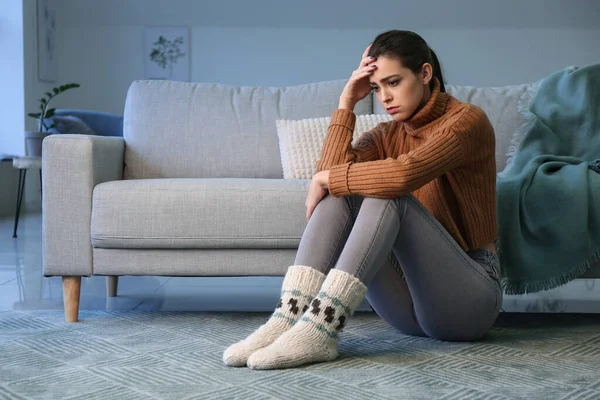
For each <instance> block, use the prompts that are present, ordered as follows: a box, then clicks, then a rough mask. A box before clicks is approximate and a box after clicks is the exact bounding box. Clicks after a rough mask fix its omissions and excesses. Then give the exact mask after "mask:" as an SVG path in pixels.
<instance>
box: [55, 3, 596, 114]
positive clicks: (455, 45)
mask: <svg viewBox="0 0 600 400" xmlns="http://www.w3.org/2000/svg"><path fill="white" fill-rule="evenodd" d="M279 3H282V2H269V1H268V0H256V1H254V2H252V7H250V6H248V2H242V1H231V0H230V1H220V2H212V1H193V0H176V1H169V2H167V1H161V0H144V1H141V0H128V1H125V2H122V1H116V0H106V1H104V2H93V1H90V0H62V2H61V4H62V9H61V11H60V12H59V25H60V27H61V30H60V31H59V59H60V60H61V62H60V68H59V75H60V81H61V83H65V82H71V81H75V82H78V83H81V84H82V87H81V88H79V89H77V90H75V91H72V92H69V93H65V95H64V96H61V97H60V98H58V99H57V103H56V104H57V105H58V106H64V107H77V108H91V109H97V110H101V111H107V112H113V113H117V114H122V113H123V108H124V102H125V96H126V92H127V89H128V87H129V85H130V84H131V82H132V81H133V80H136V79H143V70H144V68H143V54H142V50H141V47H142V32H143V28H144V26H145V25H180V24H181V25H188V26H190V27H191V46H192V48H191V66H192V74H191V80H192V81H203V82H219V83H228V84H236V85H272V86H277V85H293V84H299V83H305V82H311V81H319V80H329V79H339V78H346V77H347V76H349V74H350V73H351V71H352V69H353V68H354V67H355V66H356V64H357V62H358V59H359V57H360V54H361V53H362V51H363V50H364V47H366V46H367V45H368V43H369V42H370V41H372V40H373V38H374V37H375V36H376V35H377V34H378V33H380V32H382V31H384V30H387V29H391V28H402V29H406V28H410V29H413V30H415V31H417V32H418V33H419V34H421V35H422V36H423V37H424V38H425V39H426V40H427V41H428V42H429V43H430V45H431V46H432V47H433V48H434V49H435V50H436V52H437V53H438V56H439V57H440V59H441V62H442V67H443V69H444V72H445V78H446V80H447V82H448V83H453V84H460V85H476V86H501V85H510V84H519V83H525V82H531V81H534V80H537V79H539V78H541V77H543V76H545V75H547V74H549V73H551V72H553V71H556V70H558V69H561V68H564V67H567V66H570V65H588V64H591V63H595V62H599V61H600V46H597V43H598V42H600V24H599V23H598V22H597V21H596V20H595V19H594V18H595V17H592V16H590V14H592V13H594V14H595V15H598V13H597V12H596V11H599V12H600V6H599V5H600V2H593V1H583V0H578V1H575V2H572V3H569V4H567V2H564V1H556V0H544V2H541V0H529V1H528V2H516V0H506V1H503V2H498V1H489V0H488V1H483V2H482V1H473V0H459V1H457V2H452V7H450V6H448V2H445V1H442V0H432V1H429V2H426V1H419V2H416V1H413V2H407V1H404V2H398V1H392V0H384V1H380V2H378V3H377V4H378V5H379V6H378V7H370V10H367V11H365V10H364V4H366V3H364V2H358V1H357V0H349V1H347V2H345V3H340V2H335V1H333V2H321V3H319V2H317V1H316V0H306V1H305V2H302V6H299V5H298V4H294V5H291V3H289V2H286V3H285V7H284V6H281V5H280V4H279ZM167 4H168V8H167ZM332 4H337V8H335V7H332V6H331V5H332ZM342 4H346V6H342ZM358 5H360V7H361V8H358ZM161 6H162V7H161ZM353 7H354V8H353ZM511 7H513V8H511ZM514 7H517V8H516V10H519V12H515V11H514V10H515V8H514ZM306 10H310V12H308V11H306ZM390 10H391V12H390ZM409 11H410V12H409ZM452 12H454V15H452V14H451V13H452ZM294 13H295V14H296V15H294ZM336 16H337V17H336ZM431 21H433V23H432V22H431ZM351 23H352V24H353V25H354V26H356V28H351V27H349V26H352V25H351ZM433 25H435V26H437V27H436V28H431V27H432V26H433ZM286 26H290V27H286ZM483 26H486V27H483Z"/></svg>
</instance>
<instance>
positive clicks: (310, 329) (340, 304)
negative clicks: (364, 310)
mask: <svg viewBox="0 0 600 400" xmlns="http://www.w3.org/2000/svg"><path fill="white" fill-rule="evenodd" d="M366 293H367V287H366V286H365V285H364V284H363V283H362V282H361V281H360V280H359V279H358V278H356V277H354V276H352V275H350V274H348V273H347V272H343V271H340V270H337V269H334V270H332V271H331V272H329V275H327V279H325V282H324V283H323V286H322V288H321V290H320V291H319V293H318V294H317V295H316V297H315V298H314V299H313V300H312V302H311V304H310V308H309V309H308V310H307V311H306V312H305V313H304V315H303V316H302V318H300V320H299V321H298V322H297V323H296V324H295V325H294V326H292V327H291V328H290V329H288V330H287V331H285V332H284V333H283V334H282V335H281V336H279V337H278V338H277V339H276V340H275V341H274V342H273V344H271V345H269V346H267V347H265V348H263V349H260V350H257V351H256V352H254V353H252V355H251V356H250V357H249V358H248V367H250V368H252V369H278V368H290V367H297V366H300V365H303V364H308V363H315V362H322V361H330V360H334V359H335V358H337V356H338V349H337V348H338V343H339V333H340V332H342V330H343V329H344V327H345V326H346V323H347V321H348V318H349V316H350V315H352V314H353V313H354V310H355V309H356V307H357V306H358V305H359V304H360V302H361V301H362V300H363V298H364V297H365V295H366Z"/></svg>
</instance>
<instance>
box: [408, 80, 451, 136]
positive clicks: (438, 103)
mask: <svg viewBox="0 0 600 400" xmlns="http://www.w3.org/2000/svg"><path fill="white" fill-rule="evenodd" d="M448 99H449V95H448V94H447V93H443V92H440V81H439V80H438V79H437V78H436V77H434V78H433V91H432V92H431V97H430V98H429V100H428V101H427V104H425V106H424V107H423V108H422V109H420V110H419V111H418V112H417V113H416V114H415V115H413V116H412V117H410V118H409V119H407V120H405V121H404V128H405V131H406V133H408V134H409V135H415V134H417V132H418V131H419V129H420V128H421V127H423V126H425V125H427V124H428V123H430V122H432V121H434V120H436V119H438V118H439V117H441V116H442V115H443V114H444V112H445V111H446V104H447V103H448Z"/></svg>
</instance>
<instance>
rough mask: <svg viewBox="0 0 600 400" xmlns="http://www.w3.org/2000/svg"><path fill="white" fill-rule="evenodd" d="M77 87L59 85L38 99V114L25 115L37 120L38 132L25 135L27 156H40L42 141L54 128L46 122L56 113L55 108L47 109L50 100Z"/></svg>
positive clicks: (71, 84)
mask: <svg viewBox="0 0 600 400" xmlns="http://www.w3.org/2000/svg"><path fill="white" fill-rule="evenodd" d="M79 86H81V85H79V84H78V83H67V84H65V85H60V86H59V87H55V88H53V89H52V92H46V93H45V94H46V96H45V97H42V98H41V99H40V112H38V113H29V114H27V115H28V116H30V117H32V118H35V119H37V120H38V131H37V132H26V133H25V144H26V147H27V154H28V155H29V156H36V157H39V156H41V155H42V140H44V138H45V137H46V136H49V135H50V133H49V132H48V131H49V130H50V129H52V128H54V126H55V125H54V124H53V123H52V124H50V125H48V121H47V120H48V119H49V118H52V117H53V116H54V112H55V111H56V108H48V104H49V103H50V100H52V99H53V98H54V97H56V96H58V95H59V94H61V93H62V92H66V91H67V90H69V89H74V88H78V87H79Z"/></svg>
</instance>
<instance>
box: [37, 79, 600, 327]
mask: <svg viewBox="0 0 600 400" xmlns="http://www.w3.org/2000/svg"><path fill="white" fill-rule="evenodd" d="M344 84H345V80H336V81H328V82H316V83H311V84H305V85H297V86H289V87H277V88H274V87H236V86H229V85H221V84H209V83H187V82H169V81H136V82H133V83H132V85H131V87H130V89H129V91H128V93H127V100H126V104H125V110H124V119H123V137H102V136H87V135H52V136H49V137H48V138H46V139H45V140H44V142H43V167H42V168H43V175H44V182H43V215H42V217H43V241H42V243H43V273H44V275H45V276H62V277H63V289H64V304H65V318H66V320H67V321H72V322H75V321H77V319H78V309H79V292H80V287H81V277H82V276H90V275H105V276H107V289H108V295H109V296H116V293H117V279H118V276H121V275H162V276H248V275H257V276H282V275H284V273H285V271H286V269H287V267H288V266H289V265H291V264H292V263H293V260H294V256H295V254H296V250H297V247H298V244H299V242H300V238H301V235H302V232H303V231H304V228H305V225H306V219H305V206H304V200H305V196H306V192H307V189H308V185H309V181H308V180H294V179H283V172H282V165H281V157H280V152H279V144H278V136H277V129H276V123H275V121H276V120H277V119H304V118H313V117H328V116H330V115H331V113H332V112H333V111H334V109H335V108H336V107H337V104H338V99H339V95H340V93H341V91H342V88H343V87H344ZM534 88H535V86H534V85H532V84H526V85H518V86H510V87H504V88H474V87H460V86H452V85H448V91H449V92H450V93H451V94H453V95H455V96H456V97H458V98H459V99H461V100H463V101H469V102H472V103H474V104H477V105H479V106H481V107H482V108H483V109H484V110H485V111H486V112H487V113H488V115H489V116H490V119H491V121H492V124H493V125H494V127H495V130H496V137H497V143H496V147H497V149H496V158H497V166H498V171H500V170H502V169H503V167H504V165H505V163H506V153H507V150H508V148H509V143H510V139H511V137H512V135H513V134H514V132H515V130H516V129H517V127H518V126H519V125H520V124H522V122H523V121H524V117H523V115H522V114H523V112H522V111H523V110H522V108H523V102H524V101H526V100H527V98H528V96H531V93H532V91H533V89H534ZM373 100H374V99H373V97H371V96H369V97H367V98H366V99H364V100H363V101H361V102H360V103H359V104H358V105H357V107H356V109H355V112H356V113H357V114H371V113H384V110H383V109H382V108H381V107H380V105H379V104H378V103H377V101H376V100H375V102H374V101H373ZM588 276H590V277H594V276H596V277H600V273H598V270H596V271H595V272H594V271H592V272H589V273H588Z"/></svg>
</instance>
